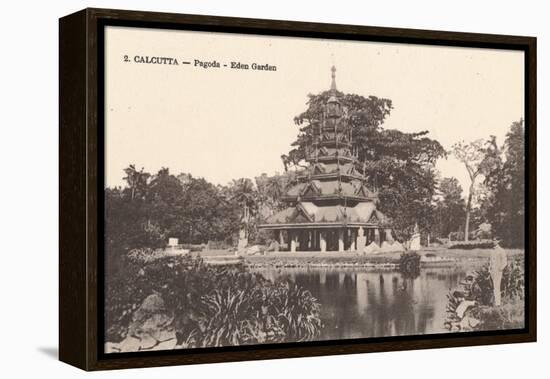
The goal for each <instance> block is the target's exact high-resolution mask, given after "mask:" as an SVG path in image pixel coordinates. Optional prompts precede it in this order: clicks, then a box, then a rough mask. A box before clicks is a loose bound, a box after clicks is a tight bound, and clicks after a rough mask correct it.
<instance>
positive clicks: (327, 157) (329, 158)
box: [317, 155, 355, 163]
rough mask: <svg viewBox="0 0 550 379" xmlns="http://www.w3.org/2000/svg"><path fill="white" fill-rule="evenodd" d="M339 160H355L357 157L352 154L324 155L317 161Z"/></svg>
mask: <svg viewBox="0 0 550 379" xmlns="http://www.w3.org/2000/svg"><path fill="white" fill-rule="evenodd" d="M337 160H339V161H346V162H354V161H355V157H352V156H346V155H338V156H336V155H322V156H320V157H318V158H317V161H319V162H323V163H327V162H336V161H337Z"/></svg>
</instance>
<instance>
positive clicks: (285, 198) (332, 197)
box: [281, 194, 378, 202]
mask: <svg viewBox="0 0 550 379" xmlns="http://www.w3.org/2000/svg"><path fill="white" fill-rule="evenodd" d="M298 198H300V200H301V201H308V200H313V201H315V200H320V201H323V200H342V201H344V200H352V201H360V202H361V201H363V202H365V201H372V202H375V201H377V200H378V196H369V197H367V196H356V195H339V194H330V195H318V196H288V195H285V196H282V197H281V200H283V201H298Z"/></svg>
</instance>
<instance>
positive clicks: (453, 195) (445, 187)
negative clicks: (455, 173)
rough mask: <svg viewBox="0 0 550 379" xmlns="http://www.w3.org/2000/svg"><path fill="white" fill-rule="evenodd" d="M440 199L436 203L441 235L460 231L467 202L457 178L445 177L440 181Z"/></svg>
mask: <svg viewBox="0 0 550 379" xmlns="http://www.w3.org/2000/svg"><path fill="white" fill-rule="evenodd" d="M439 194H440V197H441V198H440V200H439V201H438V202H437V205H436V215H437V216H436V218H437V223H436V227H437V228H438V234H439V236H440V237H447V236H448V235H449V234H450V233H451V232H456V231H458V228H459V225H463V223H464V213H465V208H466V207H465V204H464V199H463V197H462V186H461V185H460V183H459V182H458V180H457V179H456V178H443V179H441V181H440V182H439Z"/></svg>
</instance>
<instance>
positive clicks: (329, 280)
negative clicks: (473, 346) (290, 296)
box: [255, 267, 471, 340]
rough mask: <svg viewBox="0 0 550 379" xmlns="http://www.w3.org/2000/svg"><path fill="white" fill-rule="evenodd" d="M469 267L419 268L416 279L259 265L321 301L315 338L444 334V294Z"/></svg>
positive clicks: (372, 272) (389, 273) (395, 274)
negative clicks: (319, 325)
mask: <svg viewBox="0 0 550 379" xmlns="http://www.w3.org/2000/svg"><path fill="white" fill-rule="evenodd" d="M470 270H471V268H469V269H467V268H464V267H453V268H449V267H446V268H443V267H441V268H423V269H422V271H421V274H420V276H419V277H417V278H416V279H405V278H403V277H402V275H401V274H400V273H399V272H397V271H381V270H368V271H367V270H350V269H311V268H309V269H305V268H302V269H300V268H285V269H275V268H274V269H260V270H255V271H257V272H259V273H261V274H262V275H263V276H265V277H266V278H267V279H271V280H274V279H276V278H278V277H281V276H285V277H288V278H289V279H290V280H292V281H294V282H295V283H297V284H298V285H300V286H302V287H304V288H306V289H308V290H309V291H310V292H311V294H312V295H313V296H315V297H316V298H317V299H318V300H319V302H320V303H321V319H322V321H323V324H324V326H323V330H322V332H321V336H320V339H324V340H335V339H347V338H368V337H383V336H398V335H418V334H433V333H444V332H447V330H446V329H445V328H444V325H443V323H444V321H445V318H446V312H445V309H446V305H447V294H448V293H449V291H450V290H452V289H454V288H455V287H456V286H457V285H458V284H459V282H460V281H461V280H462V279H463V278H464V277H465V276H466V274H467V273H468V272H469V271H470Z"/></svg>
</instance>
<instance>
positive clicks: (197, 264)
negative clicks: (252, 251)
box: [105, 250, 321, 348]
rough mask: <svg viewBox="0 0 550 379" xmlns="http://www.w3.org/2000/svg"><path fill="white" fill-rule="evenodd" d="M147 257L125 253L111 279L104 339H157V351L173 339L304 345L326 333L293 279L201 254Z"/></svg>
mask: <svg viewBox="0 0 550 379" xmlns="http://www.w3.org/2000/svg"><path fill="white" fill-rule="evenodd" d="M148 256H149V254H148V251H147V250H146V251H141V252H138V253H136V252H135V251H134V252H132V253H130V254H128V255H125V256H123V257H122V258H120V259H121V260H122V262H120V264H118V265H116V266H117V272H116V273H111V275H110V277H109V278H107V280H106V291H105V326H106V336H105V339H106V341H109V342H120V341H123V340H125V339H127V338H134V339H137V340H140V341H141V340H144V339H151V340H152V341H153V343H151V344H150V345H151V347H154V346H156V345H158V344H159V343H163V342H164V341H168V340H170V339H172V338H173V339H174V341H173V345H174V346H173V347H186V348H193V347H212V346H227V345H244V344H258V343H276V342H296V341H305V340H311V339H314V338H315V337H317V336H318V335H319V333H320V330H321V320H320V317H319V309H320V304H319V302H318V301H317V299H315V298H314V297H313V296H312V295H311V293H310V292H309V291H307V290H304V289H302V288H300V287H298V286H297V285H296V284H294V283H292V282H289V281H276V282H271V281H269V280H267V279H265V278H264V277H263V276H261V275H260V274H253V273H250V272H248V271H247V270H246V269H245V268H244V267H234V266H233V267H225V266H210V265H208V264H205V263H204V262H203V260H202V259H201V258H200V257H199V258H193V257H189V256H169V257H160V258H156V259H149V258H148ZM161 331H162V333H161ZM140 347H141V348H143V344H141V345H140Z"/></svg>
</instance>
